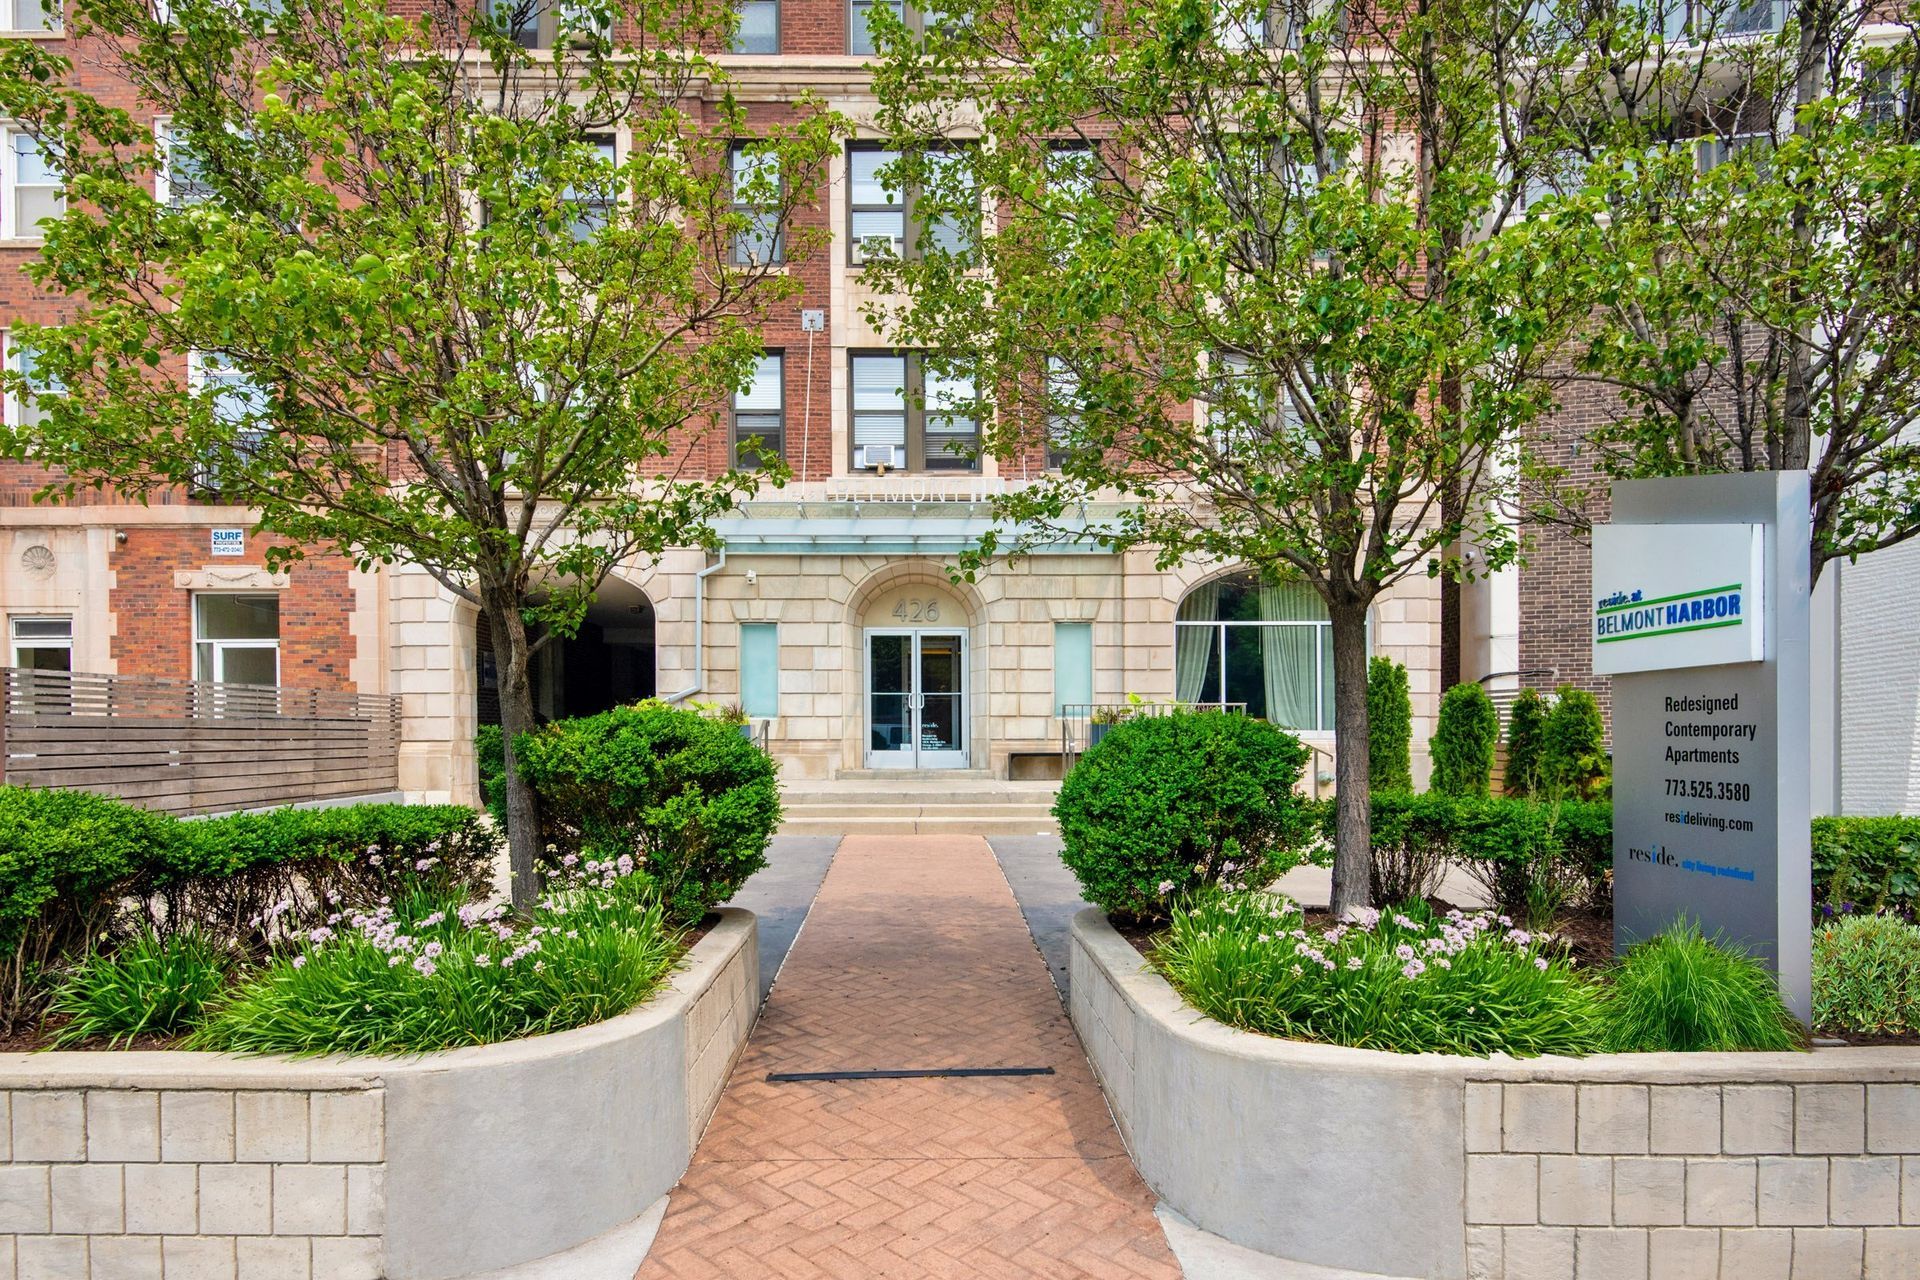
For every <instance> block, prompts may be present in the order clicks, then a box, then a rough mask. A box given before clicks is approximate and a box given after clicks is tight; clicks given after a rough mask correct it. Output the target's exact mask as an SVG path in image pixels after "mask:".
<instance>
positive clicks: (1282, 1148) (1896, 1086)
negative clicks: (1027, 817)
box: [1071, 910, 1920, 1280]
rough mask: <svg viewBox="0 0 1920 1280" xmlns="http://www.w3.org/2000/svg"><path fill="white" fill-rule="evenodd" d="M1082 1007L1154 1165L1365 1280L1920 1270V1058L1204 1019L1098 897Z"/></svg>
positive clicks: (1086, 1028) (1084, 937)
mask: <svg viewBox="0 0 1920 1280" xmlns="http://www.w3.org/2000/svg"><path fill="white" fill-rule="evenodd" d="M1071 992H1072V996H1071V1000H1072V1011H1073V1021H1074V1025H1075V1027H1076V1028H1078V1030H1079V1032H1080V1038H1081V1040H1082V1041H1083V1042H1084V1043H1085V1045H1086V1049H1087V1053H1088V1056H1089V1057H1090V1058H1091V1059H1092V1062H1093V1065H1094V1069H1095V1071H1096V1072H1097V1073H1098V1075H1099V1077H1100V1081H1101V1083H1102V1085H1103V1086H1105V1088H1106V1092H1107V1098H1108V1101H1109V1102H1110V1104H1111V1105H1112V1108H1113V1112H1114V1115H1115V1117H1116V1118H1117V1119H1118V1121H1119V1123H1120V1128H1121V1131H1122V1133H1123V1134H1124V1135H1125V1136H1126V1139H1127V1143H1128V1146H1129V1148H1130V1149H1131V1150H1132V1152H1133V1157H1134V1161H1135V1163H1136V1164H1138V1166H1139V1168H1140V1173H1141V1175H1142V1176H1143V1177H1144V1178H1145V1179H1146V1181H1147V1184H1148V1185H1149V1186H1151V1187H1152V1188H1153V1189H1154V1191H1155V1192H1156V1193H1158V1194H1159V1195H1160V1197H1161V1198H1162V1199H1164V1200H1165V1201H1166V1202H1167V1203H1168V1204H1169V1205H1170V1206H1172V1207H1173V1208H1174V1209H1176V1210H1178V1211H1179V1212H1180V1213H1182V1214H1184V1215H1185V1216H1187V1217H1188V1218H1190V1219H1192V1220H1193V1221H1194V1222H1195V1223H1196V1224H1197V1225H1199V1226H1200V1227H1202V1228H1204V1229H1205V1230H1207V1231H1211V1232H1213V1233H1215V1234H1217V1235H1221V1236H1224V1237H1226V1238H1227V1239H1229V1240H1232V1241H1235V1242H1236V1243H1239V1244H1243V1245H1247V1246H1249V1247H1251V1248H1255V1249H1259V1250H1261V1251H1263V1252H1265V1253H1270V1254H1274V1255H1277V1256H1279V1257H1282V1258H1286V1259H1289V1260H1292V1261H1297V1262H1306V1263H1313V1264H1317V1265H1319V1266H1323V1267H1330V1268H1336V1269H1340V1270H1339V1271H1338V1272H1337V1273H1338V1274H1348V1275H1359V1276H1391V1277H1416V1276H1417V1277H1431V1278H1432V1280H1463V1278H1470V1280H1535V1278H1536V1277H1537V1278H1540V1280H1567V1277H1572V1276H1577V1277H1579V1278H1580V1280H1643V1278H1644V1277H1648V1276H1664V1277H1669V1278H1671V1280H1696V1278H1705V1280H1712V1278H1714V1277H1726V1278H1727V1280H1762V1277H1769V1278H1770V1277H1787V1276H1791V1277H1794V1280H1801V1278H1811V1280H1861V1278H1862V1277H1864V1278H1865V1280H1879V1278H1881V1277H1886V1278H1888V1280H1891V1278H1892V1277H1907V1278H1911V1277H1914V1276H1920V1050H1912V1049H1904V1048H1897V1049H1830V1050H1816V1051H1814V1052H1812V1053H1805V1054H1602V1055H1596V1056H1594V1057H1591V1058H1535V1059H1525V1060H1521V1059H1511V1058H1501V1057H1496V1058H1491V1059H1480V1058H1461V1057H1451V1056H1444V1055H1425V1054H1423V1055H1411V1054H1389V1053H1378V1052H1373V1051H1371V1050H1364V1049H1343V1048H1339V1047H1336V1046H1330V1045H1313V1044H1302V1043H1299V1042H1295V1041H1287V1040H1276V1039H1272V1038H1269V1037H1266V1036H1257V1035H1252V1034H1250V1033H1247V1032H1244V1031H1236V1030H1234V1029H1233V1028H1230V1027H1226V1026H1223V1025H1221V1024H1220V1023H1217V1022H1214V1021H1212V1020H1211V1019H1208V1018H1205V1017H1203V1016H1202V1015H1200V1014H1199V1013H1197V1012H1195V1011H1194V1010H1193V1009H1192V1008H1190V1007H1187V1006H1186V1005H1184V1004H1182V1002H1181V1000H1180V997H1179V996H1178V994H1177V993H1175V991H1174V990H1173V988H1172V987H1170V986H1168V985H1167V983H1166V982H1165V981H1164V980H1163V979H1161V978H1160V977H1159V976H1158V975H1157V974H1155V973H1153V972H1152V971H1151V970H1150V969H1148V968H1147V966H1146V964H1145V963H1144V961H1143V960H1142V958H1141V956H1140V954H1139V953H1138V952H1137V951H1135V950H1134V949H1133V947H1132V945H1131V944H1130V943H1128V942H1127V941H1126V940H1125V939H1124V938H1122V937H1120V936H1119V934H1117V933H1115V932H1114V931H1113V929H1112V927H1111V926H1109V925H1108V924H1107V922H1106V919H1105V918H1104V917H1103V916H1102V915H1101V914H1100V913H1099V912H1097V911H1093V910H1088V911H1083V912H1081V913H1080V915H1079V916H1077V917H1076V918H1075V920H1074V927H1073V951H1072V986H1071Z"/></svg>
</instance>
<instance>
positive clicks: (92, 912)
mask: <svg viewBox="0 0 1920 1280" xmlns="http://www.w3.org/2000/svg"><path fill="white" fill-rule="evenodd" d="M182 843H183V837H182V833H181V827H180V824H179V823H177V822H175V821H174V820H173V819H171V818H167V817H164V816H162V815H160V814H155V813H149V812H147V811H146V810H144V809H136V808H134V807H133V806H131V805H127V804H122V803H120V802H119V801H117V800H109V799H107V798H106V797H104V796H96V795H91V794H89V793H87V792H83V791H43V790H30V789H28V788H25V787H0V1016H4V1019H5V1022H6V1023H7V1025H9V1026H10V1025H11V1024H12V1022H13V1019H14V1018H15V1016H17V1015H18V1014H19V1013H20V1012H21V1011H22V1010H24V1009H26V1008H30V1007H31V1006H32V1005H33V1003H34V1002H35V1000H36V998H37V997H38V996H39V995H40V994H42V984H43V980H44V979H45V977H46V975H47V971H48V969H49V967H50V966H51V965H53V964H55V963H57V962H58V961H59V960H60V959H61V958H62V957H63V956H65V955H68V954H71V953H75V952H78V951H81V950H84V949H85V948H86V947H88V946H89V945H91V943H92V940H93V939H95V938H97V937H98V936H99V935H100V934H101V933H102V932H103V931H104V930H106V928H107V927H108V926H109V925H110V924H111V923H112V922H113V918H114V916H115V914H116V912H117V911H118V908H119V901H120V889H121V887H122V886H123V885H124V884H125V883H126V880H127V877H128V875H129V873H130V872H131V870H132V869H133V868H135V867H137V866H140V865H143V864H144V863H145V861H146V860H147V859H149V858H152V857H167V856H170V855H171V854H172V853H173V852H174V851H175V849H176V847H177V846H178V845H180V844H182Z"/></svg>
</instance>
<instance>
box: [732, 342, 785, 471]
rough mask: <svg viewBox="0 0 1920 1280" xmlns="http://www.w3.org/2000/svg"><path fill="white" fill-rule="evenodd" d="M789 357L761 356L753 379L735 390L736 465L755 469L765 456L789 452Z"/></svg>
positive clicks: (781, 455)
mask: <svg viewBox="0 0 1920 1280" xmlns="http://www.w3.org/2000/svg"><path fill="white" fill-rule="evenodd" d="M785 366H786V358H785V357H784V356H783V355H782V354H781V353H780V352H778V351H770V352H768V353H767V354H766V355H763V356H761V357H760V360H759V362H758V363H757V364H756V365H755V366H754V370H753V381H751V382H749V383H748V384H747V386H746V389H745V390H743V391H736V392H734V393H733V465H734V466H736V467H740V468H742V469H743V470H747V471H752V470H756V469H757V468H758V467H759V466H760V465H761V463H762V461H763V460H764V459H765V458H778V457H783V456H785V454H786V448H785V444H786V372H785Z"/></svg>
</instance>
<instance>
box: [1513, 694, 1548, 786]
mask: <svg viewBox="0 0 1920 1280" xmlns="http://www.w3.org/2000/svg"><path fill="white" fill-rule="evenodd" d="M1546 735H1547V704H1546V700H1545V699H1544V698H1542V697H1541V696H1540V694H1539V692H1538V691H1537V690H1534V689H1522V690H1521V691H1520V696H1519V697H1517V698H1515V699H1514V700H1513V706H1512V707H1511V708H1510V709H1509V710H1508V711H1507V769H1506V779H1505V791H1506V793H1507V794H1508V795H1510V796H1530V795H1532V794H1533V793H1534V792H1535V791H1536V790H1538V789H1539V787H1540V767H1541V759H1540V758H1541V755H1542V753H1543V752H1544V751H1545V749H1546Z"/></svg>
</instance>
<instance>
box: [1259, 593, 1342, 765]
mask: <svg viewBox="0 0 1920 1280" xmlns="http://www.w3.org/2000/svg"><path fill="white" fill-rule="evenodd" d="M1326 616H1327V611H1326V609H1325V607H1324V606H1323V605H1321V603H1320V597H1319V595H1318V594H1317V593H1315V591H1314V589H1313V588H1312V587H1310V586H1308V585H1307V584H1305V583H1303V582H1283V583H1277V584H1269V583H1265V582H1263V583H1261V584H1260V618H1261V620H1262V621H1263V622H1269V623H1273V622H1321V621H1324V620H1325V619H1326ZM1320 630H1321V629H1320V628H1319V627H1287V626H1265V627H1261V628H1260V668H1261V676H1262V679H1263V682H1264V683H1265V685H1266V694H1267V719H1268V720H1270V721H1272V722H1273V723H1275V724H1277V725H1280V726H1282V727H1284V728H1288V729H1317V728H1319V727H1320V716H1319V707H1318V705H1317V702H1318V699H1317V694H1318V692H1319V690H1318V680H1317V678H1316V675H1317V673H1316V671H1315V667H1314V655H1315V652H1316V651H1317V650H1318V648H1319V641H1320Z"/></svg>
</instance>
